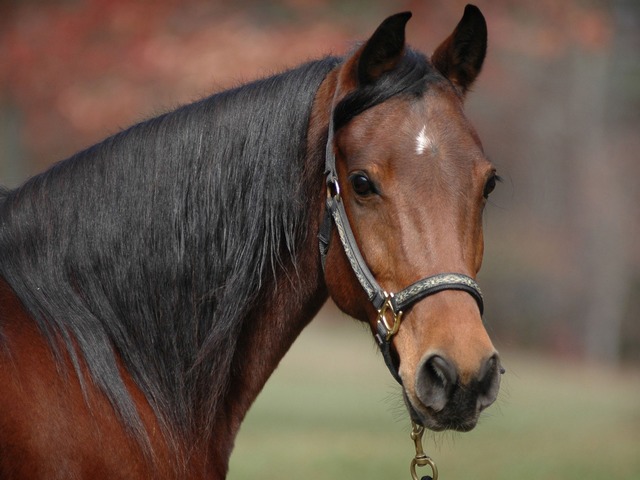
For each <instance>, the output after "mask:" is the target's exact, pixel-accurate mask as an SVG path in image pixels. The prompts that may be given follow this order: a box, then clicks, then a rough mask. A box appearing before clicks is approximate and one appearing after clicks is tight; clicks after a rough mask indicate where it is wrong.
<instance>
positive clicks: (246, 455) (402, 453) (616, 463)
mask: <svg viewBox="0 0 640 480" xmlns="http://www.w3.org/2000/svg"><path fill="white" fill-rule="evenodd" d="M502 355H503V361H504V363H505V366H506V368H507V374H506V375H505V376H504V378H503V383H502V389H501V392H500V397H499V399H498V402H497V403H496V404H495V405H494V406H492V407H491V408H490V409H489V410H487V411H486V412H485V413H484V414H483V418H482V419H481V421H480V424H479V425H478V426H477V427H476V429H475V430H473V431H472V432H469V433H464V434H452V433H441V434H434V433H428V434H427V436H425V450H426V451H427V453H428V454H429V455H431V457H432V458H434V460H435V461H436V463H437V465H438V468H439V470H440V478H441V479H449V480H456V479H465V480H466V479H476V480H484V479H486V480H501V479H505V480H506V479H509V480H529V479H544V480H555V479H562V480H589V479H593V480H596V479H597V480H602V479H607V480H622V479H625V480H640V371H638V370H635V371H624V372H622V371H613V370H607V369H604V368H598V367H593V366H591V367H589V366H584V365H580V364H567V363H566V362H563V361H560V360H557V359H556V360H552V359H548V358H541V357H539V356H536V355H524V354H521V353H514V352H502ZM409 429H410V427H409V423H408V419H407V416H406V414H405V410H404V406H403V403H402V399H401V395H400V389H399V387H398V386H397V385H395V382H394V381H393V380H392V378H391V376H390V375H389V373H388V372H387V371H386V367H385V366H384V362H383V361H382V358H381V357H380V356H379V355H378V354H377V353H376V349H375V346H374V343H373V341H372V340H371V338H370V336H369V334H368V332H367V331H365V330H364V329H363V328H362V327H361V326H360V325H358V324H356V322H354V321H353V320H350V319H347V318H345V319H343V321H342V322H327V321H326V320H322V318H319V319H316V320H315V321H314V322H313V323H312V324H311V326H310V327H309V328H308V329H307V330H306V331H305V332H304V333H303V334H302V336H301V337H300V339H299V340H298V341H297V342H296V343H295V344H294V346H293V348H292V350H291V351H290V352H289V353H288V354H287V356H286V357H285V359H284V360H283V362H282V364H281V365H280V367H279V368H278V370H277V371H276V373H275V374H274V376H273V377H272V378H271V379H270V381H269V382H268V384H267V386H266V388H265V390H264V391H263V392H262V394H261V395H260V397H259V398H258V400H257V402H256V403H255V405H254V407H253V408H252V410H251V411H250V413H249V415H248V417H247V420H246V421H245V423H244V424H243V427H242V429H241V431H240V435H239V436H238V439H237V443H236V449H235V451H234V453H233V455H232V457H231V466H230V473H229V477H228V478H229V479H230V480H245V479H246V480H249V479H278V480H288V479H291V480H293V479H296V480H299V479H305V480H324V479H326V480H329V479H331V480H337V479H363V480H364V479H367V480H383V479H384V480H401V479H404V480H410V478H411V477H410V475H409V473H408V467H409V462H410V461H411V458H412V457H413V454H414V452H413V444H412V442H411V440H410V439H409ZM419 473H421V474H422V473H428V472H427V471H426V470H423V471H419Z"/></svg>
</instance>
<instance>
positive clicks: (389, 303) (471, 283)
mask: <svg viewBox="0 0 640 480" xmlns="http://www.w3.org/2000/svg"><path fill="white" fill-rule="evenodd" d="M333 130H334V128H333V112H332V114H331V118H330V121H329V134H328V139H327V147H326V156H325V174H326V176H327V179H326V183H327V200H326V205H325V216H324V220H323V222H322V225H321V226H320V232H319V235H318V239H319V244H320V257H321V259H322V268H323V269H324V267H325V260H326V257H327V253H328V251H329V242H330V239H331V229H332V224H335V226H336V229H337V231H338V237H339V238H340V243H341V244H342V248H343V250H344V253H345V254H346V256H347V259H348V260H349V264H350V265H351V269H352V270H353V273H354V274H355V276H356V278H357V279H358V282H359V283H360V285H361V286H362V288H363V289H364V291H365V292H366V294H367V297H368V298H369V301H370V302H371V303H372V304H373V306H374V307H375V309H376V310H377V311H378V319H377V321H376V330H377V332H376V335H375V338H376V341H377V342H378V345H379V347H380V351H381V352H382V356H383V357H384V361H385V363H386V364H387V367H388V368H389V371H390V372H391V375H393V378H395V379H396V381H397V382H398V383H399V384H400V385H402V379H401V378H400V374H399V373H398V366H397V365H396V362H395V361H394V359H393V357H392V354H391V340H392V338H393V336H394V335H395V334H396V333H397V332H398V329H399V328H400V322H401V320H402V312H404V311H406V309H407V308H409V307H410V306H411V305H413V304H414V303H416V302H418V301H420V300H422V299H424V298H426V297H428V296H430V295H433V294H435V293H438V292H441V291H443V290H461V291H464V292H467V293H469V294H470V295H471V296H472V297H473V298H474V299H475V301H476V303H477V304H478V308H479V309H480V315H482V313H483V310H484V302H483V299H482V293H481V292H480V287H479V286H478V284H477V283H476V281H475V280H474V279H473V278H471V277H469V276H467V275H463V274H461V273H440V274H437V275H433V276H431V277H427V278H423V279H422V280H419V281H417V282H416V283H414V284H412V285H409V286H408V287H407V288H405V289H404V290H401V291H400V292H397V293H395V294H394V293H390V292H386V291H384V290H383V289H382V288H381V287H380V285H378V282H376V279H375V278H374V276H373V274H372V273H371V271H370V270H369V267H367V264H366V262H365V261H364V258H363V257H362V254H361V253H360V249H359V248H358V245H357V243H356V239H355V237H354V236H353V231H352V230H351V226H350V225H349V219H348V218H347V213H346V211H345V209H344V204H343V202H342V197H341V195H340V186H339V183H338V172H337V170H336V157H335V152H334V144H333V137H334V131H333Z"/></svg>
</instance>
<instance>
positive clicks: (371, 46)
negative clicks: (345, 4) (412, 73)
mask: <svg viewBox="0 0 640 480" xmlns="http://www.w3.org/2000/svg"><path fill="white" fill-rule="evenodd" d="M410 18H411V12H404V13H398V14H396V15H392V16H391V17H389V18H387V19H386V20H385V21H383V22H382V23H381V24H380V26H379V27H378V28H377V29H376V31H375V32H374V33H373V35H371V38H370V39H369V40H368V41H367V43H366V44H365V45H364V47H363V48H362V50H361V53H360V58H359V59H358V72H357V75H358V84H359V85H360V86H364V85H369V84H371V83H374V82H375V81H376V80H377V79H378V78H380V76H382V74H384V73H385V72H388V71H390V70H393V69H394V68H395V66H396V65H397V64H398V62H399V61H400V59H401V58H402V55H403V53H404V46H405V34H404V29H405V26H406V24H407V22H408V21H409V19H410Z"/></svg>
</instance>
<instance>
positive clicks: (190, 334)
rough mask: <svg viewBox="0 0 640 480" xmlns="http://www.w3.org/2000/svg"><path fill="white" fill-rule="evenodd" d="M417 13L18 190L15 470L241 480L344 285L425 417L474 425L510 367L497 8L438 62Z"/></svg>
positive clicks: (416, 414) (9, 296) (467, 17)
mask: <svg viewBox="0 0 640 480" xmlns="http://www.w3.org/2000/svg"><path fill="white" fill-rule="evenodd" d="M409 17H410V14H398V15H394V16H392V17H389V18H388V19H387V20H385V21H384V22H383V23H382V24H381V25H380V26H379V27H378V29H377V30H376V31H375V33H374V34H373V35H372V36H371V38H369V40H367V41H366V42H365V43H364V44H363V45H362V46H360V47H359V48H357V49H356V50H355V51H354V52H352V53H350V54H348V55H346V56H345V57H344V58H336V57H326V58H322V59H320V60H317V61H312V62H309V63H307V64H304V65H301V66H299V67H297V68H295V69H292V70H289V71H287V72H284V73H282V74H278V75H275V76H272V77H270V78H266V79H263V80H259V81H256V82H253V83H249V84H247V85H244V86H241V87H238V88H235V89H232V90H228V91H224V92H221V93H218V94H215V95H213V96H211V97H209V98H206V99H203V100H201V101H199V102H196V103H193V104H190V105H186V106H184V107H181V108H179V109H177V110H175V111H173V112H170V113H167V114H164V115H161V116H159V117H156V118H153V119H151V120H148V121H145V122H142V123H140V124H138V125H135V126H133V127H131V128H129V129H127V130H124V131H122V132H120V133H118V134H116V135H114V136H112V137H110V138H108V139H106V140H104V141H103V142H101V143H99V144H97V145H95V146H93V147H91V148H89V149H87V150H85V151H82V152H79V153H77V154H76V155H74V156H72V157H70V158H69V159H67V160H65V161H63V162H61V163H59V164H57V165H56V166H54V167H53V168H51V169H50V170H48V171H46V172H44V173H42V174H40V175H37V176H35V177H33V178H31V179H29V180H28V181H27V182H26V183H25V184H24V185H22V186H21V187H19V188H17V189H15V190H11V191H8V190H1V191H0V385H1V386H2V388H0V478H3V479H4V478H7V479H9V478H11V479H22V478H25V479H27V478H28V479H36V478H42V479H45V478H46V479H58V478H60V479H63V478H64V479H69V478H76V479H80V478H92V479H94V478H110V479H113V478H126V479H148V478H165V479H172V478H176V479H177V478H180V479H182V478H194V479H196V478H210V479H222V478H224V477H225V476H226V472H227V468H228V460H229V456H230V454H231V450H232V447H233V442H234V439H235V436H236V434H237V432H238V429H239V426H240V423H241V422H242V420H243V418H244V416H245V414H246V412H247V410H248V409H249V407H250V406H251V404H252V402H253V401H254V399H255V398H256V396H257V395H258V393H259V392H260V390H261V389H262V387H263V385H264V383H265V382H266V381H267V379H268V377H269V376H270V375H271V373H272V372H273V370H274V369H275V367H276V365H277V364H278V362H279V361H280V359H281V358H282V357H283V356H284V354H285V353H286V351H287V350H288V348H289V346H290V345H291V344H292V342H293V341H294V340H295V338H296V337H297V336H298V334H299V333H300V332H301V330H302V329H303V328H304V327H305V325H306V324H307V323H308V322H309V321H310V320H311V319H312V318H313V317H314V315H315V314H316V313H317V311H318V309H319V308H320V307H321V305H322V304H323V303H324V302H325V300H326V299H327V297H328V296H330V297H331V298H332V299H333V300H334V301H335V303H336V304H337V305H338V306H339V307H340V308H341V309H342V310H343V311H345V312H346V313H348V314H349V315H351V316H353V317H355V318H357V319H359V320H361V321H363V322H368V323H369V324H370V325H371V329H372V332H373V334H374V336H375V337H376V339H377V340H378V343H379V344H380V348H381V350H382V352H383V356H384V358H385V361H386V362H387V365H388V366H389V369H390V371H391V373H392V374H393V375H394V377H396V379H397V380H398V381H399V382H400V383H401V384H402V388H403V392H404V396H405V399H406V404H407V408H408V410H409V413H410V416H411V418H412V420H413V421H414V422H415V423H417V424H419V425H422V426H425V427H427V428H430V429H433V430H443V429H454V430H460V431H466V430H469V429H471V428H473V427H474V426H475V424H476V422H477V420H478V416H479V414H480V412H481V411H482V410H483V409H484V408H486V407H487V406H489V405H490V404H491V403H492V402H493V401H494V400H495V398H496V395H497V392H498V388H499V377H500V372H501V366H500V360H499V357H498V354H497V352H496V350H495V349H494V347H493V345H492V343H491V341H490V339H489V337H488V335H487V333H486V331H485V329H484V326H483V322H482V308H483V299H482V295H481V293H480V290H479V287H478V285H477V284H476V282H475V277H476V275H477V273H478V271H479V269H480V265H481V262H482V255H483V236H482V212H483V209H484V206H485V204H486V200H487V197H488V196H489V194H490V193H491V191H492V190H493V188H494V187H495V184H496V180H497V179H498V177H497V175H496V171H495V168H494V167H493V166H492V165H491V163H490V162H489V161H488V160H487V158H486V157H485V155H484V153H483V150H482V146H481V143H480V140H479V138H478V136H477V134H476V132H475V130H474V129H473V127H472V126H471V124H470V122H469V121H468V120H467V119H466V117H465V116H464V113H463V100H464V97H465V94H466V93H467V91H468V89H469V87H470V86H471V84H472V83H473V82H474V80H475V78H476V76H477V75H478V73H479V71H480V68H481V66H482V63H483V59H484V56H485V51H486V25H485V21H484V18H483V16H482V14H481V13H480V11H479V10H478V9H477V8H476V7H473V6H467V8H466V9H465V12H464V16H463V18H462V20H461V21H460V23H459V24H458V26H457V27H456V29H455V30H454V32H453V33H452V34H451V36H450V37H449V38H447V39H446V40H445V41H444V42H443V43H442V44H441V45H440V46H439V47H438V48H437V49H436V51H435V53H434V54H433V55H432V56H431V57H430V58H427V57H426V56H424V55H423V54H421V53H418V52H417V51H415V50H412V49H410V48H408V47H407V46H406V45H405V35H404V30H405V24H406V22H407V21H408V20H409ZM318 238H320V249H319V248H318Z"/></svg>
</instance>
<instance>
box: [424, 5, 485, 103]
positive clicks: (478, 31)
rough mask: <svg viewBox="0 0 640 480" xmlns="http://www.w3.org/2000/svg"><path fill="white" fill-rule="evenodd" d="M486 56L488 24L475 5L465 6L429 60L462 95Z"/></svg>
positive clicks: (473, 79)
mask: <svg viewBox="0 0 640 480" xmlns="http://www.w3.org/2000/svg"><path fill="white" fill-rule="evenodd" d="M486 53H487V24H486V22H485V20H484V17H483V16H482V13H481V12H480V9H479V8H478V7H476V6H474V5H467V6H466V7H465V9H464V15H463V16H462V19H461V20H460V23H458V26H457V27H456V29H455V30H454V31H453V33H452V34H451V35H450V36H449V37H448V38H447V39H446V40H445V41H444V42H442V44H441V45H440V46H439V47H438V48H437V49H436V51H435V52H434V54H433V55H432V57H431V62H432V63H433V66H434V67H436V68H437V69H438V70H439V71H440V73H442V75H444V76H445V77H447V78H448V79H449V80H450V81H451V83H453V84H454V85H455V86H456V87H458V89H459V90H460V93H461V94H462V95H464V94H465V93H466V91H467V90H468V89H469V87H470V86H471V84H472V83H473V82H474V81H475V79H476V77H477V76H478V74H479V73H480V69H481V68H482V63H483V62H484V57H485V54H486Z"/></svg>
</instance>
